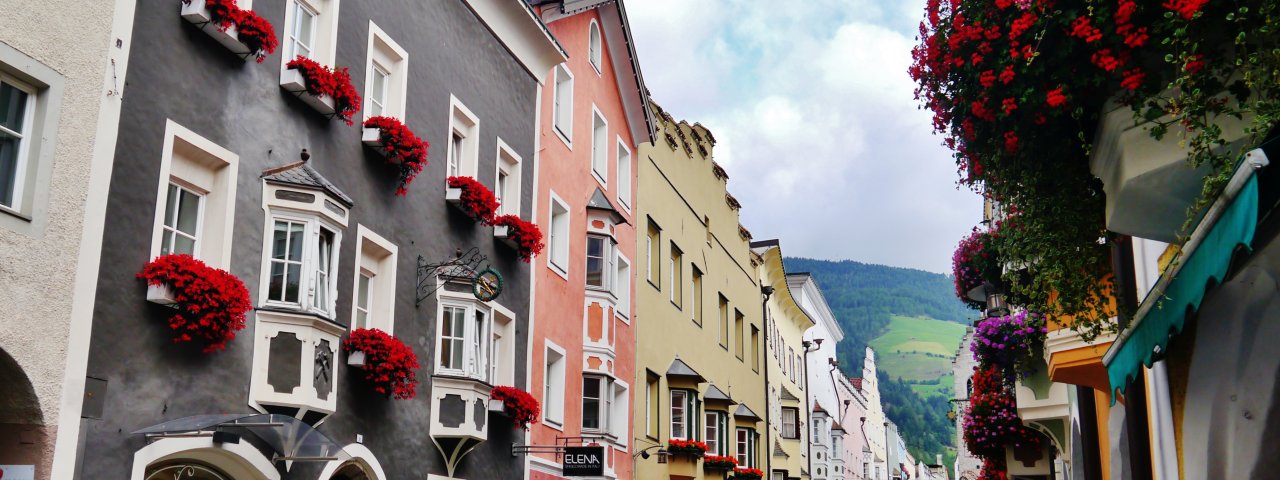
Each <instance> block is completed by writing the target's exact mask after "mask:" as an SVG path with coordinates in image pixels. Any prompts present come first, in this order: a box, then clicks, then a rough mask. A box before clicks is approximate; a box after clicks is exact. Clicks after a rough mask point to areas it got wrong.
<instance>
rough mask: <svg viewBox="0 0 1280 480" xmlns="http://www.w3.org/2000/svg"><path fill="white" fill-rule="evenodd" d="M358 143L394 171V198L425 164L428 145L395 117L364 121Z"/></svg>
mask: <svg viewBox="0 0 1280 480" xmlns="http://www.w3.org/2000/svg"><path fill="white" fill-rule="evenodd" d="M360 141H361V142H363V143H364V144H365V146H366V147H369V148H372V149H373V150H374V151H376V152H378V153H379V154H381V155H382V157H383V158H385V159H386V160H387V164H389V165H391V166H393V167H394V168H395V170H396V173H397V174H398V175H399V177H400V185H399V186H397V187H396V196H403V195H406V194H407V193H408V186H409V184H410V183H412V182H413V179H414V178H415V177H417V176H418V174H419V173H421V172H422V169H423V167H425V166H426V165H427V147H429V146H430V145H428V144H427V142H426V141H424V140H422V139H421V138H419V137H418V136H417V135H416V134H414V133H413V130H410V129H409V127H407V126H405V124H404V123H403V122H401V121H400V120H399V119H396V118H394V117H386V116H381V115H379V116H375V117H370V118H369V119H368V120H365V121H364V128H363V129H362V130H361V132H360ZM459 198H461V197H460V196H459Z"/></svg>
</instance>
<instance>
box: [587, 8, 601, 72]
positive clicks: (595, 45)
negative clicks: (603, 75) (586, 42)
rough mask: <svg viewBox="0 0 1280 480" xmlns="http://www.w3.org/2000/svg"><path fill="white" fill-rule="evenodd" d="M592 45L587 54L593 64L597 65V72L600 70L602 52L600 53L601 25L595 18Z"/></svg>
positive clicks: (592, 24) (591, 38) (591, 37)
mask: <svg viewBox="0 0 1280 480" xmlns="http://www.w3.org/2000/svg"><path fill="white" fill-rule="evenodd" d="M590 28H591V31H590V33H589V35H590V42H591V43H590V46H589V47H588V50H587V56H588V58H589V59H590V60H591V66H592V67H595V69H596V72H599V71H600V68H601V67H600V65H601V60H600V58H601V54H600V44H601V42H600V25H599V24H597V23H596V21H595V20H592V21H591V27H590Z"/></svg>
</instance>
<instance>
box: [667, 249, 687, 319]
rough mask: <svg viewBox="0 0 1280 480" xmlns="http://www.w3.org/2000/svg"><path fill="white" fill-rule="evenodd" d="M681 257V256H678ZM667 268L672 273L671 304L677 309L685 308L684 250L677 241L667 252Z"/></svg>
mask: <svg viewBox="0 0 1280 480" xmlns="http://www.w3.org/2000/svg"><path fill="white" fill-rule="evenodd" d="M677 257H679V258H677ZM667 262H668V263H667V267H668V268H667V269H668V270H669V272H668V274H669V275H671V292H670V294H669V295H668V297H669V298H670V299H671V304H672V305H675V306H676V308H677V309H680V310H683V309H684V250H681V249H680V247H679V246H678V245H676V244H675V242H671V247H670V251H668V252H667Z"/></svg>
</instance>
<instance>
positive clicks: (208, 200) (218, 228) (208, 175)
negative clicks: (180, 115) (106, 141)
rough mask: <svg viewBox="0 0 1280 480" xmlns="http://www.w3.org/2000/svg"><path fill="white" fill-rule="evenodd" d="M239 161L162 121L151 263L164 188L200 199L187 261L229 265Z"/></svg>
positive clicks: (159, 235) (160, 229)
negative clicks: (192, 248)
mask: <svg viewBox="0 0 1280 480" xmlns="http://www.w3.org/2000/svg"><path fill="white" fill-rule="evenodd" d="M239 165H240V157H239V156H238V155H236V154H235V153H232V152H231V151H229V150H227V149H225V148H223V147H221V146H219V145H218V144H216V143H213V142H211V141H209V140H208V139H206V138H204V137H202V136H200V135H198V134H196V133H195V132H192V131H191V130H189V129H187V128H186V127H183V126H181V125H178V123H177V122H174V121H173V120H166V121H165V133H164V143H163V145H162V146H161V154H160V176H159V177H160V178H159V182H158V185H157V186H156V199H157V202H156V203H157V205H156V212H155V218H154V219H153V225H152V237H151V258H156V257H159V256H160V253H161V246H162V245H163V238H164V234H165V231H164V230H165V226H164V224H165V218H164V217H165V207H166V206H167V199H168V196H169V184H171V183H173V184H177V185H179V186H181V187H184V188H187V189H189V190H192V191H194V192H197V193H200V194H201V195H202V196H203V198H202V200H201V202H200V203H201V205H200V214H199V222H200V224H199V226H198V227H197V228H196V236H197V239H196V247H195V250H196V251H195V254H194V255H192V256H193V257H195V258H197V259H199V260H201V261H203V262H205V263H207V264H209V265H210V266H212V267H215V268H222V269H227V268H229V267H230V265H231V244H232V236H231V233H232V225H234V221H235V220H234V219H235V206H236V171H237V170H238V169H239Z"/></svg>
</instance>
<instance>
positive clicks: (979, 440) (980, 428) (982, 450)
mask: <svg viewBox="0 0 1280 480" xmlns="http://www.w3.org/2000/svg"><path fill="white" fill-rule="evenodd" d="M1040 441H1041V440H1040V434H1039V433H1037V432H1036V431H1035V430H1032V429H1030V428H1027V427H1026V426H1024V425H1023V424H1022V419H1020V418H1019V417H1018V405H1017V400H1016V399H1015V397H1014V394H1013V388H1012V386H1010V385H1009V383H1008V382H1007V381H1006V377H1005V376H1004V372H1002V371H1001V370H1000V368H999V367H996V366H994V365H993V366H988V367H985V368H982V369H979V370H977V371H975V372H974V374H973V393H971V394H970V395H969V410H968V412H966V413H965V417H964V442H965V447H966V448H968V449H969V451H970V452H973V453H974V454H976V455H979V456H982V457H984V458H997V457H999V458H1004V453H1005V447H1007V446H1013V447H1021V446H1038V445H1040Z"/></svg>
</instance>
